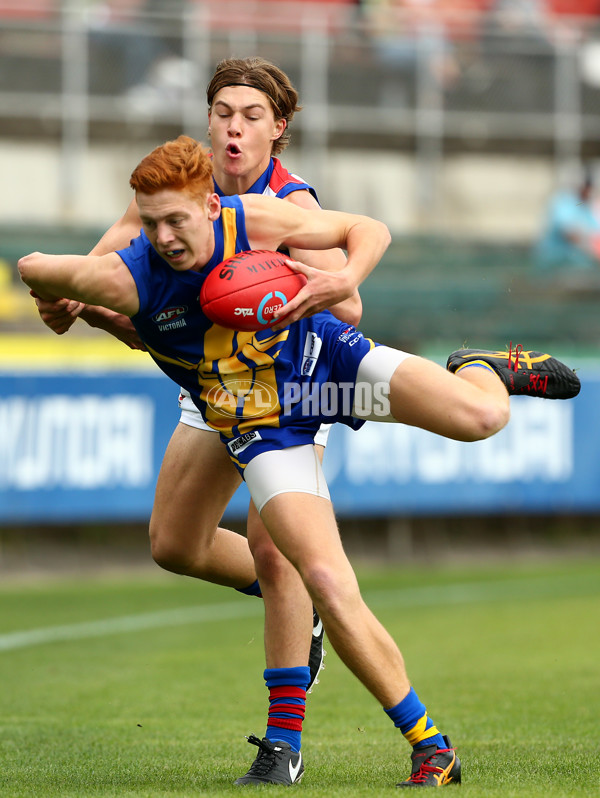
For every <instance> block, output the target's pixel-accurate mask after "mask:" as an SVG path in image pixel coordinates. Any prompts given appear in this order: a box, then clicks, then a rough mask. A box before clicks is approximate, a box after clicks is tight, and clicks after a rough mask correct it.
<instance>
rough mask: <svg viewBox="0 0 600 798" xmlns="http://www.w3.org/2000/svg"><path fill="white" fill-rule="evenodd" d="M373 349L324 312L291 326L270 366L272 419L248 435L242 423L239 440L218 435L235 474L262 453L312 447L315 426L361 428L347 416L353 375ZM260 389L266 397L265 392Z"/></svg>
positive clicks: (369, 342) (352, 395)
mask: <svg viewBox="0 0 600 798" xmlns="http://www.w3.org/2000/svg"><path fill="white" fill-rule="evenodd" d="M376 346H377V344H375V343H374V342H373V341H372V340H371V339H369V338H366V337H365V336H364V335H363V334H362V333H361V332H360V331H358V330H357V329H356V328H355V327H353V326H351V325H348V324H345V323H343V322H340V321H338V320H337V319H335V318H334V317H333V316H332V315H331V314H330V313H329V312H324V313H319V314H317V315H316V316H311V317H310V318H308V319H302V320H301V321H299V322H296V323H295V324H292V325H291V327H290V334H289V336H288V338H287V340H286V342H285V344H284V345H283V347H282V348H281V350H280V352H279V355H278V357H277V358H276V360H275V363H276V372H277V381H276V384H277V402H278V414H277V416H276V417H275V418H274V417H273V415H272V414H271V415H269V416H268V420H267V418H265V419H261V418H257V419H256V422H255V423H253V425H252V427H251V428H250V429H249V428H248V424H247V421H246V426H245V429H244V431H243V432H242V433H241V434H238V435H236V434H233V436H225V435H223V434H222V435H221V438H222V440H223V442H224V443H225V445H226V446H227V450H228V452H229V456H230V457H231V459H232V461H233V463H234V464H235V465H236V466H237V468H238V469H239V471H240V472H241V473H242V474H243V471H244V468H245V466H246V465H247V463H249V462H250V460H252V459H253V458H254V457H256V456H257V455H258V454H262V453H263V452H266V451H271V450H274V449H287V448H289V447H291V446H300V445H302V444H307V443H310V444H312V443H313V441H314V437H315V434H316V432H317V430H318V429H319V427H320V425H321V424H332V423H336V422H340V423H342V424H346V425H348V426H350V427H352V428H353V429H358V428H359V427H361V426H362V425H363V424H364V420H361V419H360V418H356V417H354V416H353V415H352V410H353V406H354V398H355V383H356V375H357V371H358V367H359V364H360V362H361V361H362V359H363V358H364V357H365V355H366V354H367V353H368V352H370V351H371V350H372V349H373V348H374V347H376ZM257 376H259V375H257ZM261 387H262V389H263V390H264V391H265V395H266V393H267V389H268V388H269V386H266V385H265V386H260V385H259V389H260V388H261ZM271 392H272V389H271ZM235 431H236V430H234V433H235Z"/></svg>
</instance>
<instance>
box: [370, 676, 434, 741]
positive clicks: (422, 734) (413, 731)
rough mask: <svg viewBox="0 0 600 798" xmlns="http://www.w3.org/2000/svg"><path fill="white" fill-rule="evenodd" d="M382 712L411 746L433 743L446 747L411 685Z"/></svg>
mask: <svg viewBox="0 0 600 798" xmlns="http://www.w3.org/2000/svg"><path fill="white" fill-rule="evenodd" d="M384 712H386V713H387V714H388V715H389V716H390V718H391V719H392V720H393V721H394V726H397V727H398V728H399V729H400V731H401V732H402V734H403V735H404V736H405V737H406V739H407V740H408V742H409V743H410V744H411V745H412V746H413V748H421V747H422V746H425V745H433V744H435V745H437V747H438V748H446V741H445V740H444V738H443V737H442V735H441V733H440V732H439V730H438V729H437V727H436V725H435V723H434V722H433V721H432V720H431V718H430V717H429V716H428V715H427V710H426V708H425V705H424V704H423V703H421V701H420V699H419V696H418V695H417V694H416V692H415V691H414V689H413V688H412V687H411V688H410V691H409V693H408V695H407V696H406V698H403V699H402V701H400V703H399V704H396V706H395V707H391V709H385V708H384Z"/></svg>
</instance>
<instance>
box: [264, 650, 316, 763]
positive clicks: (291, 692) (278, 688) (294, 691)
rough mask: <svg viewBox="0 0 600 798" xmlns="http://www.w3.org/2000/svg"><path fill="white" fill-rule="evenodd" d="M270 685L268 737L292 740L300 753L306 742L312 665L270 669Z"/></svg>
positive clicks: (266, 673) (268, 674)
mask: <svg viewBox="0 0 600 798" xmlns="http://www.w3.org/2000/svg"><path fill="white" fill-rule="evenodd" d="M264 676H265V683H266V685H267V687H268V688H269V720H268V721H267V731H266V733H265V737H266V738H267V740H270V741H271V742H272V743H274V742H277V741H280V742H284V743H289V744H290V746H291V748H292V751H296V752H298V751H299V750H300V746H301V743H302V722H303V721H304V713H305V710H306V690H307V689H308V683H309V681H310V668H309V667H308V665H302V666H299V667H297V668H267V669H266V670H265V673H264Z"/></svg>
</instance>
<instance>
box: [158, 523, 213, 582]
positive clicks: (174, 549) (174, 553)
mask: <svg viewBox="0 0 600 798" xmlns="http://www.w3.org/2000/svg"><path fill="white" fill-rule="evenodd" d="M150 553H151V554H152V559H153V560H154V562H155V563H156V564H157V565H159V566H160V567H161V568H164V570H165V571H171V573H174V574H181V575H184V576H186V575H191V574H192V573H193V574H194V575H196V574H198V573H199V570H201V566H202V564H201V563H199V562H198V559H197V557H196V556H191V552H190V551H189V549H186V547H185V546H181V545H178V544H177V542H175V541H173V540H170V539H169V538H168V537H167V536H165V535H161V534H156V533H155V532H154V533H153V531H152V529H151V531H150Z"/></svg>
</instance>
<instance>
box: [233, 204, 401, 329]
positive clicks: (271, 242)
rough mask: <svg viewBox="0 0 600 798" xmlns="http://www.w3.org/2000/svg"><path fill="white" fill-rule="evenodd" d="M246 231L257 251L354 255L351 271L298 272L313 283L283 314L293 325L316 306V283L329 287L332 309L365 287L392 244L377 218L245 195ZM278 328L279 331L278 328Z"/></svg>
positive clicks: (303, 268)
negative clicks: (283, 249) (282, 249)
mask: <svg viewBox="0 0 600 798" xmlns="http://www.w3.org/2000/svg"><path fill="white" fill-rule="evenodd" d="M242 202H243V204H244V209H245V213H246V231H247V233H248V240H249V241H250V244H251V246H252V248H253V249H277V248H278V247H280V246H287V247H288V248H293V249H306V250H328V249H333V248H335V247H341V248H343V249H345V250H346V251H347V253H348V257H347V262H346V266H345V268H343V269H342V270H341V271H337V272H322V271H320V270H319V269H314V268H312V267H310V266H307V265H304V264H302V263H295V264H294V268H295V269H296V270H297V271H300V272H301V273H302V274H304V275H305V276H306V278H307V279H308V282H309V284H308V285H306V286H304V288H302V289H301V290H300V291H299V292H298V294H297V295H296V296H295V297H294V299H292V300H291V301H290V302H288V304H287V305H284V307H283V308H281V309H280V311H279V312H278V314H277V316H278V317H280V318H282V319H283V318H285V323H286V324H289V323H291V322H293V321H297V320H298V319H299V318H301V316H303V315H306V314H305V310H306V305H305V303H307V301H308V303H310V302H311V289H310V283H311V282H313V281H314V280H316V279H319V280H320V281H321V284H323V283H324V282H325V281H326V282H327V283H328V286H327V288H326V289H324V290H323V293H322V296H327V300H326V302H325V305H324V306H325V307H330V306H331V305H334V304H336V303H338V302H342V301H343V300H345V299H348V298H349V297H351V296H353V295H354V292H355V291H356V290H357V288H358V286H359V285H360V283H361V282H362V281H363V280H364V279H365V278H366V277H367V276H368V275H369V274H370V273H371V271H372V270H373V269H374V268H375V266H376V265H377V263H378V262H379V259H380V258H381V256H382V255H383V253H384V252H385V251H386V249H387V247H388V246H389V243H390V240H391V239H390V233H389V230H388V229H387V227H386V226H385V225H384V224H383V223H382V222H379V221H377V220H376V219H371V218H370V217H368V216H358V215H355V214H350V213H341V212H339V211H325V210H306V209H304V208H300V207H298V206H296V205H292V204H291V203H289V202H285V201H283V200H279V199H275V198H273V197H264V196H255V195H248V194H246V195H244V196H243V197H242ZM277 328H278V325H275V327H274V329H277Z"/></svg>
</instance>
